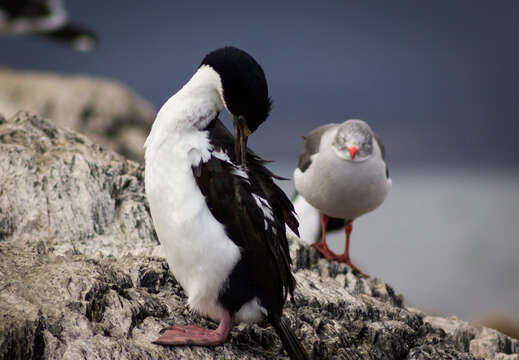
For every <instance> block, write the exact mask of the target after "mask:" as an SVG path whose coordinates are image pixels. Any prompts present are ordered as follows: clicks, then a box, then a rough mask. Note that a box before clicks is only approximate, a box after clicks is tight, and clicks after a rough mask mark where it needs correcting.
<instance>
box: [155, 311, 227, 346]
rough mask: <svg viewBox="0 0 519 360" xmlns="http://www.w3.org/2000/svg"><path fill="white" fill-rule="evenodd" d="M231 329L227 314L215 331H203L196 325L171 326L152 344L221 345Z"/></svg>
mask: <svg viewBox="0 0 519 360" xmlns="http://www.w3.org/2000/svg"><path fill="white" fill-rule="evenodd" d="M231 328H232V320H231V317H230V315H229V314H225V315H224V317H223V319H222V320H220V324H219V325H218V327H217V328H216V329H215V330H210V329H204V328H201V327H199V326H196V325H173V326H172V327H170V328H169V329H166V330H165V331H164V332H163V333H162V334H161V335H160V336H159V338H158V339H157V340H155V341H154V342H153V343H154V344H159V345H173V346H174V345H201V346H210V345H219V344H223V343H224V342H225V340H227V337H228V336H229V333H230V332H231Z"/></svg>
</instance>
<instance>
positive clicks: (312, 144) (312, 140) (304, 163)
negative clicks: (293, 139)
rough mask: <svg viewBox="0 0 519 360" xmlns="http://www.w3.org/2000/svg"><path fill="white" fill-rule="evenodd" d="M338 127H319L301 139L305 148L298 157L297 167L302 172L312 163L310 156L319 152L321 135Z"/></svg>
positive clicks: (332, 125) (333, 125)
mask: <svg viewBox="0 0 519 360" xmlns="http://www.w3.org/2000/svg"><path fill="white" fill-rule="evenodd" d="M336 126H338V125H337V124H327V125H323V126H320V127H318V128H316V129H314V130H312V131H311V132H310V133H309V134H308V135H307V136H304V137H303V139H304V140H305V148H304V149H303V152H302V153H301V155H300V156H299V163H298V165H297V167H298V168H299V169H300V170H301V171H302V172H305V170H306V169H308V167H309V166H310V164H311V163H312V159H311V157H312V155H314V154H316V153H318V152H319V146H320V145H321V138H322V136H323V134H324V133H325V132H326V131H328V130H330V129H332V128H334V127H336Z"/></svg>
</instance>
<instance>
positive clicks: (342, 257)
mask: <svg viewBox="0 0 519 360" xmlns="http://www.w3.org/2000/svg"><path fill="white" fill-rule="evenodd" d="M335 260H336V261H338V262H342V263H344V264H346V265H348V266H349V267H350V269H351V270H353V271H355V272H357V273H359V274H360V275H362V276H363V277H365V278H369V275H368V274H366V273H364V272H363V271H362V270H360V269H359V268H358V267H356V266H355V265H353V263H352V262H351V259H350V258H349V257H348V256H346V255H345V254H342V255H338V256H336V257H335Z"/></svg>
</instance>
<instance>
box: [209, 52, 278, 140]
mask: <svg viewBox="0 0 519 360" xmlns="http://www.w3.org/2000/svg"><path fill="white" fill-rule="evenodd" d="M202 65H209V66H210V67H212V68H213V69H214V70H215V71H216V72H217V73H218V74H219V75H220V78H221V80H222V88H223V97H224V101H225V104H226V106H227V110H229V112H230V113H231V114H232V116H233V118H234V117H236V118H238V119H240V122H243V125H244V127H245V128H244V130H245V135H249V134H250V133H253V132H254V131H255V130H256V129H257V128H258V126H260V125H261V123H262V122H264V121H265V120H266V119H267V117H268V115H269V113H270V108H271V104H272V102H271V100H270V98H269V94H268V88H267V80H266V79H265V73H264V72H263V69H262V68H261V66H260V65H259V64H258V63H257V62H256V60H254V58H253V57H252V56H250V55H249V54H247V53H246V52H245V51H243V50H240V49H237V48H235V47H231V46H227V47H224V48H221V49H218V50H214V51H213V52H211V53H209V54H208V55H206V57H205V58H204V60H202V63H201V64H200V66H202Z"/></svg>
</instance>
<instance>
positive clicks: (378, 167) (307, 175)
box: [294, 129, 391, 219]
mask: <svg viewBox="0 0 519 360" xmlns="http://www.w3.org/2000/svg"><path fill="white" fill-rule="evenodd" d="M335 132H336V129H332V130H330V131H328V132H326V133H324V134H323V138H322V140H321V144H320V147H319V152H318V153H317V154H315V155H313V157H312V163H311V165H310V166H309V167H308V168H307V169H306V170H305V171H304V172H302V171H301V170H300V169H296V170H295V172H294V181H295V185H296V189H297V190H298V191H299V193H300V194H301V195H302V196H303V197H304V198H305V199H306V200H307V201H308V203H310V204H311V205H312V206H314V207H316V208H317V209H319V210H321V211H322V212H324V213H325V214H326V215H328V216H333V217H337V218H342V219H355V218H357V217H359V216H361V215H363V214H365V213H367V212H370V211H372V210H374V209H375V208H377V207H378V206H379V205H380V204H382V202H383V201H384V199H385V198H386V196H387V194H388V192H389V190H390V189H391V180H390V179H387V178H386V165H385V163H384V160H383V159H382V156H381V152H380V148H379V147H378V145H377V144H376V142H374V147H373V154H372V156H370V157H369V158H368V159H366V160H364V161H358V162H355V161H349V160H345V159H341V158H340V157H338V156H337V154H336V153H335V151H334V149H333V147H332V145H331V144H332V140H333V137H334V136H335Z"/></svg>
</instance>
